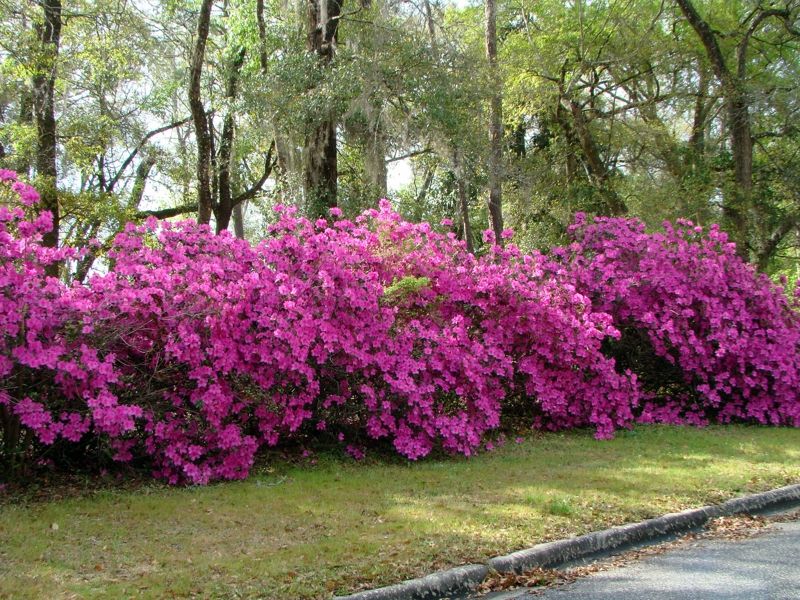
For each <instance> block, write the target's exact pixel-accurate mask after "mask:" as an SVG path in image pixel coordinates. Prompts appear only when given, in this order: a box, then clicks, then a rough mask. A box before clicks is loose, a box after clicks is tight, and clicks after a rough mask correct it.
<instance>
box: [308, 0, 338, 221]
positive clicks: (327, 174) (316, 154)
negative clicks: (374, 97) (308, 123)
mask: <svg viewBox="0 0 800 600" xmlns="http://www.w3.org/2000/svg"><path fill="white" fill-rule="evenodd" d="M307 2H308V5H307V10H306V17H307V19H306V26H307V38H306V47H307V49H308V50H309V51H311V52H314V53H315V54H316V55H317V60H318V61H319V64H320V67H321V68H323V69H325V68H326V67H327V66H328V65H330V63H331V61H332V60H333V56H334V52H335V48H336V34H337V30H338V27H339V16H340V14H341V10H342V3H343V0H307ZM303 154H304V157H303V160H304V164H303V168H304V177H303V184H304V188H305V196H306V214H307V215H308V216H309V217H310V218H312V219H313V218H316V217H325V216H327V213H328V209H329V208H332V207H334V206H336V195H337V180H338V175H339V173H338V165H337V151H336V119H335V118H334V116H333V114H328V115H327V116H326V118H324V119H323V121H322V122H321V123H319V124H318V125H317V126H316V127H315V128H314V130H313V131H312V132H311V133H310V134H309V135H308V136H307V138H306V143H305V148H304V152H303Z"/></svg>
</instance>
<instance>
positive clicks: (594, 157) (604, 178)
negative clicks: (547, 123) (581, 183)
mask: <svg viewBox="0 0 800 600" xmlns="http://www.w3.org/2000/svg"><path fill="white" fill-rule="evenodd" d="M567 101H568V102H569V108H570V111H571V114H572V124H573V126H574V132H575V135H576V137H577V141H578V143H579V144H580V147H581V150H582V153H583V157H584V159H585V160H586V167H587V169H588V171H589V176H590V177H591V179H592V183H594V184H595V186H596V187H597V189H598V190H599V191H600V193H601V194H602V196H603V198H604V200H605V204H606V207H607V208H606V212H607V214H608V215H609V216H619V215H624V214H627V212H628V207H627V206H626V205H625V203H624V202H623V201H622V198H620V197H619V194H617V192H616V190H614V188H613V187H612V185H611V177H610V174H609V171H608V167H607V166H606V163H605V162H604V161H603V158H602V157H601V156H600V150H599V149H598V147H597V144H596V143H595V141H594V136H593V135H592V132H591V131H590V130H589V124H588V123H587V122H586V117H585V116H584V114H583V109H582V108H581V106H580V105H579V104H578V103H577V102H575V101H574V100H571V99H568V100H567Z"/></svg>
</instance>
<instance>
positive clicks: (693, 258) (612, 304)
mask: <svg viewBox="0 0 800 600" xmlns="http://www.w3.org/2000/svg"><path fill="white" fill-rule="evenodd" d="M571 235H572V236H573V239H574V242H573V244H572V245H571V246H570V247H568V248H562V249H559V250H557V251H555V252H554V254H555V256H556V257H557V258H558V259H560V264H559V265H558V269H557V270H559V269H560V270H561V273H562V275H563V276H565V277H567V278H568V279H569V280H570V281H573V282H574V283H575V285H576V287H577V289H579V290H580V291H581V292H582V293H584V294H586V295H587V296H588V297H589V298H591V302H592V305H593V307H594V309H595V310H598V311H602V312H604V313H608V314H609V315H611V316H612V317H613V323H614V326H615V327H617V328H618V329H619V330H621V331H623V332H628V333H630V334H631V335H630V339H631V340H635V339H639V340H645V341H646V342H647V343H648V344H649V346H650V347H649V348H648V351H649V352H651V353H653V354H654V355H655V356H657V357H659V358H660V359H662V360H663V361H665V362H664V363H662V364H663V365H664V366H665V367H666V370H669V369H670V368H674V370H675V371H676V372H677V373H678V374H679V379H680V381H678V382H675V381H673V382H670V385H666V384H665V382H664V381H663V379H661V380H659V378H658V377H657V375H658V373H653V372H651V373H641V374H642V379H643V380H645V379H647V380H649V381H650V382H651V383H652V384H653V385H650V386H648V387H649V388H650V389H647V390H646V395H647V396H649V397H650V398H649V399H648V401H646V402H644V403H643V404H642V408H641V409H640V415H639V419H640V420H641V421H644V422H653V421H657V422H667V423H690V424H697V425H702V424H705V423H708V422H709V421H718V422H723V423H727V422H730V421H733V420H736V421H749V422H755V423H762V424H772V425H790V426H795V427H797V426H800V352H799V351H800V322H799V321H798V318H799V315H800V313H798V301H797V299H796V298H794V297H792V298H790V297H789V296H788V295H787V294H786V293H785V292H784V290H783V289H782V288H781V287H779V286H777V285H776V284H774V283H773V282H772V281H771V280H770V279H769V278H768V277H767V276H765V275H761V274H758V273H756V271H755V270H754V268H753V266H752V265H749V264H747V263H745V262H743V261H742V260H741V259H740V258H739V257H738V256H737V255H736V251H735V247H734V245H733V244H732V243H730V242H729V241H728V238H727V236H726V234H725V233H723V232H722V231H720V230H719V228H718V227H717V226H716V225H712V226H711V227H710V228H709V229H708V230H707V231H705V230H704V229H703V228H701V227H699V226H695V225H693V224H692V223H691V222H689V221H685V220H681V221H678V223H677V224H675V225H672V224H670V223H665V224H664V229H663V231H662V232H658V233H647V232H646V231H645V227H644V225H643V224H642V223H641V222H639V221H637V220H633V219H613V218H596V219H594V221H593V222H588V221H587V220H586V218H585V216H584V215H578V216H577V219H576V221H575V223H574V224H573V226H572V227H571ZM617 350H620V351H621V352H622V354H626V353H627V354H630V348H624V347H619V346H618V347H617ZM641 357H642V352H641V349H637V356H636V357H634V358H635V359H637V360H638V361H639V362H640V363H643V361H642V360H641ZM644 366H645V368H646V365H644ZM639 370H640V372H641V371H643V370H644V369H639ZM650 370H651V371H653V369H652V368H651V369H650ZM664 370H665V369H661V371H664ZM675 383H678V384H680V385H678V386H677V387H676V386H675Z"/></svg>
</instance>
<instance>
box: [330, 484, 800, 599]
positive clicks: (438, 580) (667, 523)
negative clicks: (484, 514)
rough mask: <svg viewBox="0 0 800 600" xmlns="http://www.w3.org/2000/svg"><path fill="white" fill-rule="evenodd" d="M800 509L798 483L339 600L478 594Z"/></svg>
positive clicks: (428, 597)
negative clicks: (709, 528)
mask: <svg viewBox="0 0 800 600" xmlns="http://www.w3.org/2000/svg"><path fill="white" fill-rule="evenodd" d="M793 504H800V484H794V485H787V486H784V487H780V488H776V489H773V490H769V491H766V492H761V493H758V494H749V495H747V496H741V497H738V498H733V499H731V500H728V501H726V502H722V503H721V504H714V505H709V506H701V507H700V508H690V509H688V510H683V511H681V512H677V513H668V514H665V515H663V516H660V517H655V518H653V519H647V520H646V521H641V522H639V523H629V524H627V525H619V526H617V527H611V528H610V529H604V530H602V531H595V532H592V533H587V534H585V535H581V536H578V537H573V538H567V539H562V540H557V541H553V542H546V543H543V544H537V545H535V546H533V547H531V548H526V549H524V550H519V551H517V552H513V553H511V554H506V555H504V556H497V557H495V558H492V559H489V560H488V561H487V562H486V563H485V564H473V565H463V566H460V567H455V568H453V569H447V570H445V571H438V572H436V573H432V574H430V575H426V576H425V577H419V578H417V579H410V580H408V581H404V582H402V583H397V584H395V585H390V586H387V587H382V588H377V589H373V590H368V591H364V592H357V593H355V594H350V595H348V596H337V597H336V598H335V600H435V599H442V598H447V597H450V596H457V595H461V594H464V593H468V592H470V591H471V590H474V589H475V588H476V587H477V586H478V585H479V584H480V583H481V582H482V581H483V580H484V579H485V578H486V577H487V575H488V574H489V573H490V572H498V573H511V572H513V573H521V572H523V571H527V570H529V569H532V568H534V567H556V566H559V565H562V564H564V563H568V562H570V561H573V560H576V559H579V558H588V557H591V556H593V555H596V554H603V553H607V552H609V551H613V550H615V549H618V548H622V547H624V546H628V545H632V544H646V543H648V542H656V541H660V540H661V539H662V538H664V536H668V535H673V534H676V533H683V532H687V531H690V530H692V529H697V528H699V527H702V526H703V525H705V524H706V523H707V522H708V521H710V520H711V519H716V518H718V517H725V516H730V515H736V514H758V513H759V512H764V511H768V510H772V509H776V508H781V507H783V506H786V507H788V506H791V505H793Z"/></svg>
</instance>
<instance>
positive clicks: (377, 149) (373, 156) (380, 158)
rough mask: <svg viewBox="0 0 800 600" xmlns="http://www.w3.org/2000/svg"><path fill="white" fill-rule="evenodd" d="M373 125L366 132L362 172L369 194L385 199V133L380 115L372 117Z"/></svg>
mask: <svg viewBox="0 0 800 600" xmlns="http://www.w3.org/2000/svg"><path fill="white" fill-rule="evenodd" d="M374 121H375V122H374V123H373V124H372V126H371V127H370V129H369V130H368V131H367V136H366V140H365V142H366V143H365V150H366V152H365V157H364V158H365V160H364V171H365V172H366V176H367V183H368V184H369V187H370V193H372V194H375V195H377V197H378V198H385V197H386V194H387V191H388V184H387V179H388V174H387V170H386V133H385V132H384V129H383V121H382V119H381V117H380V114H378V115H376V116H375V117H374Z"/></svg>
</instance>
